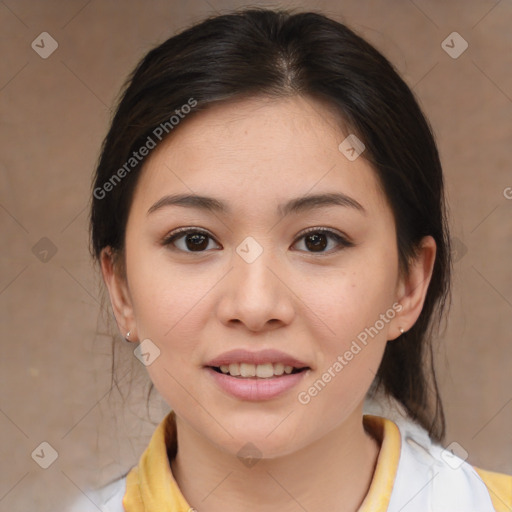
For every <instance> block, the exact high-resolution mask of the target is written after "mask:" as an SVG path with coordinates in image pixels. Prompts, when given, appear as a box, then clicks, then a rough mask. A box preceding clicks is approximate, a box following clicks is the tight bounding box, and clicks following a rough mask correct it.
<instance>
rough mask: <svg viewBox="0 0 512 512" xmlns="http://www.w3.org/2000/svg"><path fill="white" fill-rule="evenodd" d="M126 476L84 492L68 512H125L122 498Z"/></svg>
mask: <svg viewBox="0 0 512 512" xmlns="http://www.w3.org/2000/svg"><path fill="white" fill-rule="evenodd" d="M125 490H126V476H124V477H122V478H119V479H117V480H115V481H114V482H111V483H109V484H107V485H105V486H103V487H100V488H99V489H91V490H89V491H86V492H84V493H83V494H82V495H81V496H80V497H79V498H78V499H77V500H76V501H75V502H74V503H73V504H72V505H71V507H70V508H69V509H68V512H98V510H101V512H125V511H124V507H123V496H124V493H125Z"/></svg>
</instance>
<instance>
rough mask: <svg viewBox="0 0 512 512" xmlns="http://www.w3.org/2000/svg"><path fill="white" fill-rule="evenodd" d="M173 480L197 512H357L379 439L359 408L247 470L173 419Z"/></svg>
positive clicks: (367, 482)
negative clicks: (305, 441)
mask: <svg viewBox="0 0 512 512" xmlns="http://www.w3.org/2000/svg"><path fill="white" fill-rule="evenodd" d="M176 425H177V433H178V436H177V441H178V453H177V455H176V458H175V459H173V460H172V461H171V469H172V473H173V476H174V478H175V480H176V482H177V484H178V486H179V488H180V490H181V492H182V494H183V496H184V497H185V498H186V500H187V501H188V502H189V503H190V505H191V506H192V507H194V508H195V509H196V510H197V512H220V511H222V512H234V511H239V510H244V512H256V511H258V512H270V511H275V510H280V511H281V512H292V511H294V512H295V511H298V510H340V506H341V504H343V507H342V508H343V510H344V511H345V512H356V511H357V510H358V509H359V507H360V505H361V503H362V502H363V500H364V498H365V496H366V494H367V492H368V489H369V487H370V483H371V481H372V477H373V473H374V470H375V465H376V462H377V457H378V454H379V449H380V439H375V438H374V437H373V435H372V434H370V433H367V432H366V431H365V429H364V427H363V423H362V412H361V409H360V408H359V409H358V410H356V411H355V412H354V413H353V414H352V415H351V416H350V417H349V418H347V420H346V421H344V422H343V424H341V425H339V426H337V427H336V428H335V429H333V430H332V431H330V432H329V433H328V434H327V435H326V436H324V437H322V438H321V439H319V440H317V441H315V442H314V443H312V444H310V445H308V446H306V447H304V448H302V449H300V450H298V451H296V452H294V453H291V454H289V455H286V456H282V457H278V458H274V459H264V458H263V459H260V460H259V461H258V462H257V463H256V464H255V465H253V466H250V467H246V466H244V465H243V464H241V463H240V460H238V457H236V456H233V455H231V454H229V453H226V452H225V451H222V450H220V449H218V447H216V446H215V445H213V444H212V443H210V442H209V441H208V440H206V439H205V438H203V437H201V436H199V435H198V433H197V432H196V431H194V430H192V429H191V428H190V427H189V426H188V425H187V424H186V423H184V422H182V421H181V420H180V419H179V418H178V417H176Z"/></svg>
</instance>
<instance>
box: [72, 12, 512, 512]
mask: <svg viewBox="0 0 512 512" xmlns="http://www.w3.org/2000/svg"><path fill="white" fill-rule="evenodd" d="M91 239H92V252H93V255H94V257H95V258H96V260H97V261H98V262H99V263H100V266H101V270H102V275H103V278H104V281H105V283H106V286H107V288H108V291H109V296H110V300H111V304H112V308H113V312H114V314H115V317H116V321H117V324H118V327H119V330H120V331H121V333H123V335H124V336H125V338H126V339H127V340H128V341H129V342H134V343H135V344H137V343H138V345H136V346H134V349H135V351H134V352H135V355H136V356H137V357H138V358H139V359H140V360H141V362H142V363H143V364H144V365H146V367H147V370H148V373H149V375H150V377H151V380H152V382H153V384H154V385H155V387H156V389H157V390H158V391H159V392H160V393H161V395H162V396H163V397H164V398H165V400H166V401H167V403H168V404H169V405H170V407H171V409H172V412H171V413H170V414H169V415H168V416H167V417H166V418H164V420H163V421H162V422H161V424H160V425H159V426H158V428H157V429H156V430H155V433H154V435H153V438H152V440H151V442H150V444H149V446H148V448H147V449H146V451H145V452H144V454H143V455H142V457H141V459H140V462H139V464H138V465H137V466H136V467H135V468H133V469H132V470H131V471H130V472H129V473H128V475H127V476H125V477H123V478H121V479H119V480H117V481H116V482H114V483H113V484H111V485H109V486H107V487H105V488H103V489H102V490H101V491H100V492H98V493H89V495H88V497H87V500H85V502H87V503H89V504H91V502H94V503H95V504H96V505H98V507H100V506H101V507H103V509H104V510H126V511H129V512H133V511H137V512H138V511H159V512H161V511H190V510H197V511H198V512H205V511H206V512H216V511H219V510H223V511H226V510H228V511H229V510H233V511H235V510H236V511H238V510H244V511H246V512H247V511H248V512H251V511H256V510H258V511H271V510H272V511H273V510H280V511H290V512H291V511H295V510H307V511H316V510H344V511H359V512H362V511H364V512H366V511H399V510H400V511H403V512H406V511H415V512H421V511H431V510H435V511H450V512H453V511H455V510H460V511H468V510H475V511H476V510H478V511H479V512H487V511H493V510H510V507H511V506H512V496H511V495H510V488H511V486H512V477H510V476H507V475H502V474H497V473H492V472H488V471H484V470H482V469H479V468H473V467H472V466H471V465H470V464H469V463H467V462H466V461H465V460H464V457H459V456H457V455H455V454H453V453H452V451H451V450H450V449H447V450H443V448H442V446H441V444H440V443H441V442H442V441H443V438H444V431H445V425H444V415H443V408H442V404H441V400H440V396H439V392H438V389H437V384H436V380H435V373H434V369H433V367H432V364H431V362H432V339H433V336H434V334H433V332H434V330H435V328H436V327H437V326H438V324H439V321H440V319H441V318H442V315H443V313H444V312H445V309H446V307H445V306H446V304H447V301H448V298H449V290H450V264H451V262H450V246H449V233H448V227H447V220H446V213H445V205H444V195H443V175H442V168H441V164H440V161H439V156H438V152H437V148H436V145H435V142H434V138H433V135H432V133H431V130H430V128H429V124H428V122H427V121H426V119H425V117H424V115H423V114H422V112H421V110H420V108H419V106H418V104H417V102H416V100H415V98H414V96H413V94H412V93H411V91H410V89H409V88H408V87H407V85H406V84H405V83H404V81H403V80H402V79H401V78H400V77H399V76H398V74H397V73H396V71H395V70H394V68H393V67H392V66H391V64H390V63H389V62H388V61H387V60H386V59H385V58H384V57H383V56H382V55H381V54H380V53H379V52H377V51H376V50H375V49H374V48H373V47H372V46H370V45H369V44H368V43H367V42H366V41H364V40H363V39H361V38H360V37H359V36H357V35H356V34H354V33H353V32H352V31H351V30H349V29H348V28H347V27H346V26H344V25H342V24H340V23H338V22H335V21H333V20H331V19H329V18H326V17H324V16H323V15H321V14H318V13H297V14H291V13H288V12H284V11H272V10H266V9H259V10H244V11H239V12H235V13H231V14H228V15H222V16H217V17H214V18H211V19H208V20H206V21H204V22H202V23H200V24H197V25H195V26H193V27H192V28H190V29H188V30H185V31H184V32H182V33H180V34H178V35H176V36H175V37H172V38H170V39H169V40H167V41H166V42H164V43H163V44H161V45H160V46H158V47H157V48H155V49H153V50H152V51H150V52H149V53H148V54H147V55H146V56H145V58H144V59H143V60H142V61H141V63H140V64H139V65H138V66H137V68H136V69H135V70H134V72H133V74H132V75H131V77H130V79H129V81H128V83H127V87H126V89H125V91H124V95H123V97H122V99H121V101H120V103H119V106H118V109H117V112H116V115H115V117H114V119H113V122H112V125H111V128H110V131H109V133H108V135H107V137H106V139H105V142H104V146H103V150H102V155H101V158H100V161H99V164H98V168H97V170H96V176H95V181H94V187H93V203H92V211H91ZM450 448H452V446H450ZM85 502H84V503H85ZM82 506H83V508H80V510H85V508H86V507H85V506H84V505H80V507H82ZM78 509H79V507H78V506H77V510H78Z"/></svg>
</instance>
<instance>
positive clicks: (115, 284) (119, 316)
mask: <svg viewBox="0 0 512 512" xmlns="http://www.w3.org/2000/svg"><path fill="white" fill-rule="evenodd" d="M100 262H101V273H102V274H103V280H104V281H105V284H106V285H107V288H108V293H109V295H110V303H111V304H112V310H113V312H114V316H115V317H116V322H117V327H118V329H119V331H120V332H121V335H122V336H123V338H126V333H127V332H128V331H130V332H131V335H130V339H129V340H128V341H135V339H136V335H135V328H136V325H135V315H134V313H133V307H132V301H131V297H130V291H129V288H128V282H127V280H126V272H125V270H124V266H123V265H121V264H119V262H118V261H117V258H116V256H115V255H114V253H113V251H112V249H111V247H105V248H104V249H103V250H102V251H101V256H100Z"/></svg>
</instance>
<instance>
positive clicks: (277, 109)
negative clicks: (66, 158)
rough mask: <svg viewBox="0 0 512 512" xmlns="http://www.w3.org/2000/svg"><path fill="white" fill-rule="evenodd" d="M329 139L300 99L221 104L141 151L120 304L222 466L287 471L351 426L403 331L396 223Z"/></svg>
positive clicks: (373, 184)
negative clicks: (289, 457)
mask: <svg viewBox="0 0 512 512" xmlns="http://www.w3.org/2000/svg"><path fill="white" fill-rule="evenodd" d="M338 124H339V123H337V122H336V120H335V119H334V118H333V117H332V116H331V114H330V113H329V111H328V109H327V108H326V107H325V106H324V105H322V104H321V103H319V102H317V101H315V100H313V99H310V98H307V99H306V98H301V97H295V98H293V99H286V100H283V99H280V100H266V99H261V98H260V99H252V100H247V99H245V100H243V101H238V102H236V103H230V104H222V105H220V104H219V105H216V106H213V107H210V108H209V109H207V110H205V111H204V112H201V113H200V114H198V115H197V116H196V117H192V116H191V117H190V118H189V119H185V121H183V123H182V125H180V126H179V127H178V128H177V129H176V131H175V132H174V133H173V134H172V137H171V138H169V139H168V140H166V141H165V142H163V143H162V144H161V145H160V146H158V147H157V148H156V149H155V150H153V153H152V154H151V155H150V157H149V159H148V161H147V162H146V164H145V167H144V170H143V172H142V175H141V177H140V180H139V182H138V184H137V189H136V192H135V195H134V198H133V203H132V206H131V210H130V215H129V218H128V223H127V229H126V260H125V261H126V290H127V296H128V298H129V305H128V308H129V309H130V311H131V313H132V315H133V323H134V326H135V332H136V336H137V338H138V339H139V340H141V341H142V340H145V339H149V340H151V345H148V347H152V348H151V350H149V352H150V353H151V354H157V352H158V350H159V351H160V354H159V355H158V357H156V359H154V361H153V362H152V363H151V364H150V365H149V366H147V370H148V372H149V374H150V377H151V379H152V380H153V382H154V384H155V386H156V388H157V389H158V391H159V392H160V393H161V395H162V396H163V397H164V398H165V399H166V401H167V402H168V403H169V405H170V406H171V408H172V409H174V410H175V411H176V414H177V416H178V418H180V419H181V421H184V422H185V423H186V424H187V425H189V426H190V427H192V429H193V430H194V431H195V432H196V433H197V434H198V435H200V436H203V437H204V438H206V439H208V440H209V441H211V442H212V443H213V444H214V445H216V446H218V447H220V448H222V449H223V450H225V451H227V452H230V453H233V454H236V453H237V452H238V450H240V447H241V446H243V445H245V444H246V443H247V442H249V441H250V442H252V443H253V444H254V445H256V446H257V447H258V449H260V450H261V451H262V452H263V453H264V454H265V455H267V456H269V457H273V456H279V455H284V454H287V453H291V452H293V451H295V450H298V449H300V448H301V447H304V446H306V445H309V444H311V443H313V442H315V441H316V440H318V439H320V438H321V437H322V436H324V435H326V434H327V433H328V432H330V431H332V430H333V429H334V428H336V427H337V426H339V425H342V424H343V422H346V421H348V420H349V418H351V417H352V416H353V415H354V414H355V413H357V414H359V419H360V413H361V410H360V406H361V403H362V401H363V399H364V396H365V394H366V392H367V390H368V388H369V386H370V384H371V382H372V380H373V378H374V376H375V374H376V372H377V369H378V366H379V363H380V361H381V358H382V355H383V351H384V348H385V345H386V342H387V340H389V339H392V338H395V337H397V335H398V334H399V333H398V332H397V331H398V326H399V325H402V324H400V323H399V322H398V321H397V317H398V316H399V315H398V309H399V308H400V306H397V302H398V300H399V299H400V297H399V294H400V293H399V277H398V254H397V247H396V233H395V224H394V220H393V216H392V213H391V210H390V208H389V206H388V204H387V202H386V199H385V196H384V195H383V193H382V191H381V190H380V189H379V186H378V182H377V179H376V176H375V174H374V171H373V170H372V168H371V167H370V166H369V164H368V163H367V162H366V161H365V160H364V158H363V156H364V153H363V156H361V157H359V158H357V159H355V160H353V161H351V160H349V159H348V158H347V157H346V156H345V154H343V153H342V152H341V151H340V149H339V148H338V146H339V145H340V143H341V142H342V141H343V140H344V139H345V138H346V137H347V136H348V135H349V134H348V133H343V132H342V130H341V129H340V128H339V127H338ZM176 195H197V196H202V197H207V198H211V199H212V200H213V201H202V202H201V201H199V200H195V201H194V200H190V199H189V200H188V201H187V200H181V202H179V203H176V202H174V203H173V201H172V200H171V197H173V196H176ZM313 195H314V196H316V195H319V196H324V195H326V196H325V197H324V198H323V199H321V198H320V199H318V200H317V201H316V202H315V201H298V199H299V198H304V197H311V196H313ZM327 195H329V196H327ZM335 195H337V196H336V197H337V200H334V199H333V198H334V197H335ZM185 228H186V230H187V232H183V230H184V229H185ZM178 230H181V232H178ZM393 305H394V306H393ZM155 347H157V348H155ZM232 351H239V352H238V353H237V352H232ZM244 351H245V352H244ZM230 352H231V355H230V354H229V353H230ZM226 354H227V355H226ZM150 357H151V359H152V358H153V356H150ZM242 363H243V364H242ZM251 363H252V364H251ZM254 363H259V364H258V365H255V364H254ZM265 363H275V364H272V365H269V364H265ZM229 364H231V366H228V365H229ZM290 366H291V367H293V370H292V373H291V374H289V373H287V372H289V371H290V368H287V367H290ZM212 367H218V368H217V369H213V368H212ZM221 367H224V368H221ZM226 368H228V369H229V370H230V371H231V372H232V373H233V374H236V373H238V372H242V373H243V374H244V375H246V376H245V377H244V376H242V375H240V376H236V375H235V376H231V375H226V374H225V373H223V371H224V372H225V371H226ZM252 372H257V375H256V376H252V377H251V376H250V375H251V373H252ZM283 372H284V374H283ZM279 373H281V374H282V375H275V376H273V377H270V375H274V374H279ZM247 375H249V377H247Z"/></svg>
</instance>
